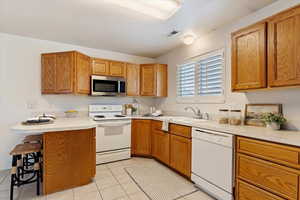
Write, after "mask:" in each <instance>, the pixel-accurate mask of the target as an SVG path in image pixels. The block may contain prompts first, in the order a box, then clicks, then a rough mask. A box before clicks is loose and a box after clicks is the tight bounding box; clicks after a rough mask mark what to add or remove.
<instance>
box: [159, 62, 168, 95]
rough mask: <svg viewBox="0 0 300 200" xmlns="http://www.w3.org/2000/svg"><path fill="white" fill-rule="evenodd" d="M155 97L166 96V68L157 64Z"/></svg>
mask: <svg viewBox="0 0 300 200" xmlns="http://www.w3.org/2000/svg"><path fill="white" fill-rule="evenodd" d="M156 96H157V97H167V96H168V67H167V65H162V64H159V65H157V66H156Z"/></svg>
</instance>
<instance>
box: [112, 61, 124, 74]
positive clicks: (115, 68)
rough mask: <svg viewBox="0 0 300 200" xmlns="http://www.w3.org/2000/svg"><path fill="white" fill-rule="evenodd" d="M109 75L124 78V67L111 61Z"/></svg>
mask: <svg viewBox="0 0 300 200" xmlns="http://www.w3.org/2000/svg"><path fill="white" fill-rule="evenodd" d="M109 75H110V76H120V77H125V75H126V66H125V63H123V62H117V61H111V62H110V63H109Z"/></svg>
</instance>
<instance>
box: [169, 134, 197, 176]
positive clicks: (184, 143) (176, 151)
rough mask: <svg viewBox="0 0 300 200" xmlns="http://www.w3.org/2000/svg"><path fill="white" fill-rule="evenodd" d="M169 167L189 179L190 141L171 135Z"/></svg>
mask: <svg viewBox="0 0 300 200" xmlns="http://www.w3.org/2000/svg"><path fill="white" fill-rule="evenodd" d="M170 137H171V140H170V166H171V167H172V168H174V169H175V170H177V171H178V172H180V173H181V174H183V175H185V176H187V177H191V155H192V153H191V146H192V141H191V139H188V138H184V137H181V136H176V135H171V136H170Z"/></svg>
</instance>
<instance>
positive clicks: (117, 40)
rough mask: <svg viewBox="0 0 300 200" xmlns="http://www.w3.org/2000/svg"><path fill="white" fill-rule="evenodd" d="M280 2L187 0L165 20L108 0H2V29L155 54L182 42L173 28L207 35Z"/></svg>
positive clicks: (40, 36)
mask: <svg viewBox="0 0 300 200" xmlns="http://www.w3.org/2000/svg"><path fill="white" fill-rule="evenodd" d="M275 1H276V0H184V4H183V6H182V8H181V9H180V10H179V11H178V12H177V13H176V14H175V15H174V16H173V17H171V18H170V19H169V20H167V21H161V20H159V19H156V18H152V17H148V16H145V15H143V14H140V13H137V12H133V11H131V10H128V9H125V8H121V7H117V6H113V5H108V4H107V3H105V0H48V1H45V0H25V1H24V0H22V1H20V0H0V32H5V33H11V34H17V35H22V36H28V37H33V38H39V39H45V40H52V41H58V42H64V43H69V44H76V45H81V46H86V47H91V48H98V49H106V50H112V51H117V52H122V53H128V54H133V55H138V56H146V57H153V58H155V57H157V56H159V55H162V54H164V53H166V52H168V51H170V50H171V49H173V48H175V47H177V46H179V45H182V42H181V41H180V35H179V36H176V37H172V38H168V37H167V35H168V33H169V32H171V31H172V30H174V29H176V30H177V29H178V30H180V31H182V33H186V32H189V31H193V32H194V33H195V34H196V35H198V36H199V37H201V35H203V34H205V33H208V32H210V31H212V30H214V29H216V28H218V27H220V26H222V25H225V24H228V23H230V22H232V21H233V20H235V19H238V18H240V17H242V16H246V15H248V14H250V13H252V12H254V11H256V10H258V9H260V8H262V7H264V6H266V5H268V4H271V3H273V2H275Z"/></svg>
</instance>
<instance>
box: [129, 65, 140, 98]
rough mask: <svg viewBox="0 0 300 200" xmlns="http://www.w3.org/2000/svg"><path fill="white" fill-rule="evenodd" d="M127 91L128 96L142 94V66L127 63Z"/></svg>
mask: <svg viewBox="0 0 300 200" xmlns="http://www.w3.org/2000/svg"><path fill="white" fill-rule="evenodd" d="M126 93H127V96H139V94H140V66H139V65H137V64H130V63H127V64H126Z"/></svg>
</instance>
